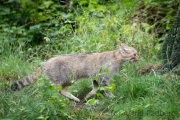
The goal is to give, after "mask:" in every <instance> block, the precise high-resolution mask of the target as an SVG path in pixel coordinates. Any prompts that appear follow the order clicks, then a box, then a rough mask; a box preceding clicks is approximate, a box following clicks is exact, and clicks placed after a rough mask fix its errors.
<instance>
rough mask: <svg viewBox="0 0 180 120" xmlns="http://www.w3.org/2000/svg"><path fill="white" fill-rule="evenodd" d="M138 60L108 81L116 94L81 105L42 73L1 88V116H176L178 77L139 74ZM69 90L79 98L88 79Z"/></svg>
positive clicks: (87, 86) (88, 87)
mask: <svg viewBox="0 0 180 120" xmlns="http://www.w3.org/2000/svg"><path fill="white" fill-rule="evenodd" d="M140 64H141V61H140V62H139V63H136V64H135V65H125V66H124V67H123V69H122V70H121V71H120V72H119V73H118V74H116V75H115V76H114V78H113V79H112V81H111V83H112V84H115V86H116V88H115V91H114V95H115V96H116V97H115V98H113V99H110V98H101V97H99V96H94V98H93V99H94V100H95V102H93V103H92V104H88V103H87V104H86V105H85V106H84V108H83V109H80V108H77V107H74V103H73V102H72V101H71V100H69V99H67V98H65V97H63V96H61V95H59V93H58V89H59V88H57V87H56V86H55V85H51V84H50V83H49V80H47V79H46V78H43V77H42V78H40V79H39V80H38V82H37V84H35V85H32V86H29V87H26V88H24V89H22V90H20V91H17V92H8V93H7V92H4V91H1V98H0V101H1V103H0V116H1V117H0V119H51V120H54V119H77V120H81V119H82V120H83V119H103V120H104V119H113V120H116V119H133V120H134V119H137V120H139V119H143V120H151V119H155V120H156V119H157V120H159V119H163V120H164V119H167V120H169V119H173V120H175V119H179V118H180V112H179V111H180V108H179V107H178V106H179V104H180V102H179V98H180V96H179V93H180V89H179V86H180V82H179V81H178V78H176V77H173V76H172V75H170V74H169V75H167V76H168V77H167V76H161V75H158V74H153V73H150V74H147V75H139V74H138V73H137V72H136V71H134V70H135V69H137V65H140ZM169 76H171V78H169ZM87 81H88V82H87ZM1 84H5V83H4V82H2V81H1ZM70 90H71V91H72V92H73V94H74V95H76V96H79V97H80V98H81V99H82V98H83V96H84V95H85V94H86V93H87V92H89V91H90V90H91V82H90V80H84V81H79V82H77V83H75V84H74V85H73V86H72V87H70Z"/></svg>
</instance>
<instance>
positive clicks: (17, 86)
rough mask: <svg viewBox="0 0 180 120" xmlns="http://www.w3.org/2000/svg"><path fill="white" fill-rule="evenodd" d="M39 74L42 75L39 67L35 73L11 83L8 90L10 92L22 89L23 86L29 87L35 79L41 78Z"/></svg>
mask: <svg viewBox="0 0 180 120" xmlns="http://www.w3.org/2000/svg"><path fill="white" fill-rule="evenodd" d="M41 74H42V67H39V68H38V70H37V71H36V72H35V73H33V74H31V75H29V76H27V77H25V78H23V79H22V80H20V81H17V82H15V83H13V84H12V85H11V87H10V89H11V90H12V91H16V90H19V89H21V88H23V87H25V86H28V85H31V84H33V83H35V82H36V80H37V78H38V77H39V76H41Z"/></svg>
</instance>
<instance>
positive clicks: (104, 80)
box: [100, 75, 115, 98]
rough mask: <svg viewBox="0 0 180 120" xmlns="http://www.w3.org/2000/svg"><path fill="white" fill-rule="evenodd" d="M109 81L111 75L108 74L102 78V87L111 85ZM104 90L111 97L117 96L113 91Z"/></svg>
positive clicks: (105, 94)
mask: <svg viewBox="0 0 180 120" xmlns="http://www.w3.org/2000/svg"><path fill="white" fill-rule="evenodd" d="M109 82H110V77H109V76H108V75H105V76H102V77H101V79H100V84H101V86H102V87H110V84H109ZM102 92H103V94H104V96H106V97H110V98H113V97H115V96H114V95H113V93H112V92H111V91H109V90H103V91H102Z"/></svg>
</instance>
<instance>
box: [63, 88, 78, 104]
mask: <svg viewBox="0 0 180 120" xmlns="http://www.w3.org/2000/svg"><path fill="white" fill-rule="evenodd" d="M61 94H62V95H64V96H66V97H68V98H69V99H71V100H74V101H76V102H80V100H79V98H77V97H75V96H74V95H72V94H71V93H70V92H69V91H68V89H67V88H66V86H62V90H61Z"/></svg>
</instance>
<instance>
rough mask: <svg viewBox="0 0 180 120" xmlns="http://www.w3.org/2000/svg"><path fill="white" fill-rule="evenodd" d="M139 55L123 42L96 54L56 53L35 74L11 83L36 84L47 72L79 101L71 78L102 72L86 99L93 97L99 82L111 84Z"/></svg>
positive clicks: (64, 91)
mask: <svg viewBox="0 0 180 120" xmlns="http://www.w3.org/2000/svg"><path fill="white" fill-rule="evenodd" d="M138 58H139V56H138V55H137V52H136V50H135V49H133V48H131V47H128V46H126V45H125V44H122V45H121V47H120V49H119V50H114V51H107V52H102V53H92V54H77V55H63V56H56V57H53V58H51V59H49V60H48V61H46V62H45V64H44V66H43V67H41V68H39V69H38V71H37V72H36V73H34V74H32V75H29V76H27V77H26V78H24V79H23V80H21V81H18V82H16V83H14V84H13V85H12V86H11V89H12V90H16V89H20V88H22V87H24V86H27V85H29V84H32V83H34V82H35V81H36V79H37V78H38V77H39V76H40V75H41V74H42V73H43V74H44V75H45V76H47V77H48V78H49V79H50V81H51V82H52V83H54V84H56V85H57V86H62V90H61V94H62V95H64V96H66V97H68V98H70V99H72V100H75V101H77V102H79V101H80V100H79V99H78V98H77V97H75V96H73V95H72V94H71V93H70V92H69V91H68V89H67V86H69V85H71V84H72V82H71V80H72V79H73V80H77V79H80V78H89V77H90V78H92V80H93V79H94V78H95V76H96V75H97V73H101V74H102V75H101V76H99V80H98V81H96V80H93V89H92V91H91V92H89V93H88V94H87V95H86V97H85V99H88V98H90V97H91V96H92V95H94V94H95V93H96V92H97V89H98V84H99V85H101V86H109V81H110V79H111V78H112V76H113V75H114V74H115V73H117V71H118V70H119V68H120V66H121V65H122V64H123V63H124V62H125V61H129V60H135V61H136V60H138ZM102 68H107V69H109V70H110V74H107V73H106V72H104V70H103V69H102ZM105 95H106V96H113V94H112V93H109V92H107V91H106V92H105Z"/></svg>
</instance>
